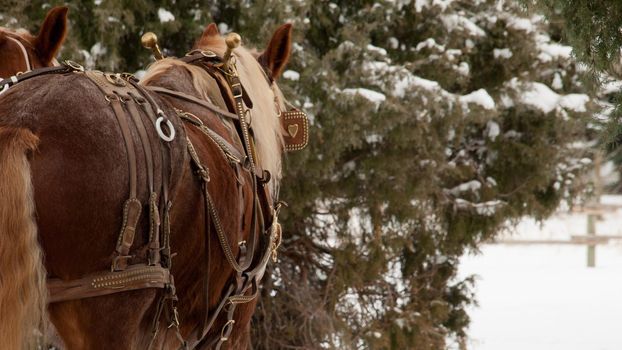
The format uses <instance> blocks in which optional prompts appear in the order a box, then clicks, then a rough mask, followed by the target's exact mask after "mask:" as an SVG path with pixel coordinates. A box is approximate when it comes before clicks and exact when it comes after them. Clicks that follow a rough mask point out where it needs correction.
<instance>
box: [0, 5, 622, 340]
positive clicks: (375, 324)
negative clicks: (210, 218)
mask: <svg viewBox="0 0 622 350" xmlns="http://www.w3.org/2000/svg"><path fill="white" fill-rule="evenodd" d="M586 3H587V2H586ZM611 3H612V4H613V1H611ZM48 6H49V5H47V2H44V1H40V0H35V1H31V2H29V3H21V2H16V3H15V4H14V6H12V7H6V6H2V7H0V8H3V9H8V10H7V13H5V16H4V17H3V19H2V20H3V21H4V22H5V23H7V22H10V18H11V17H13V18H16V19H17V20H18V22H19V23H20V24H22V25H23V26H26V27H28V28H31V29H35V27H34V26H35V23H37V22H38V21H39V20H40V18H42V16H43V14H44V13H45V12H46V11H47V9H48ZM69 6H70V7H71V13H70V18H71V20H72V27H71V31H70V38H71V41H70V43H69V44H68V45H67V47H66V48H65V50H64V51H63V57H71V58H73V59H76V60H78V61H87V62H88V63H89V64H90V65H91V66H93V67H97V68H99V69H116V70H125V71H130V72H134V71H136V70H138V69H144V68H145V67H146V66H147V65H148V63H149V62H150V59H149V56H148V52H147V51H146V50H143V49H142V48H140V45H139V38H140V35H141V34H142V33H143V32H144V31H148V30H150V31H154V32H156V33H157V34H158V35H159V37H160V38H161V46H162V47H163V48H164V49H165V52H166V53H167V54H169V55H177V56H179V55H183V54H184V52H185V50H187V49H188V48H189V47H190V46H191V45H192V43H193V41H194V40H195V39H196V38H197V37H198V36H199V35H200V33H201V31H202V29H203V28H204V26H205V25H206V24H207V23H209V22H210V21H215V22H216V23H217V24H219V26H220V27H221V30H223V31H227V30H235V31H237V32H238V33H240V34H241V35H242V37H243V40H244V41H245V43H247V44H250V45H257V46H259V47H263V46H264V45H265V44H266V41H267V39H268V38H269V35H270V34H271V33H272V31H273V30H274V29H275V28H276V27H277V26H278V25H279V24H281V23H284V22H286V21H287V22H291V23H293V24H294V28H295V38H294V42H295V43H296V44H295V45H294V49H293V53H292V61H291V63H290V66H289V71H287V72H285V74H284V77H282V78H281V79H280V85H281V86H282V87H283V89H284V90H285V93H286V95H287V96H290V100H291V102H293V103H294V104H295V105H298V106H300V107H302V108H303V109H304V110H306V111H307V112H308V113H309V115H310V117H311V123H312V126H311V142H310V145H309V146H308V148H307V149H306V150H304V151H302V152H299V153H292V154H288V155H287V159H286V161H285V166H286V169H285V180H284V183H283V186H282V188H283V190H282V194H281V197H282V199H284V200H285V201H287V202H288V203H289V208H287V209H286V210H285V211H284V215H283V226H284V239H283V245H282V248H281V250H280V253H279V261H278V263H277V264H274V265H271V268H270V271H268V272H267V273H266V276H265V277H264V282H263V287H262V297H261V300H260V302H259V306H258V310H257V313H256V315H255V321H254V323H253V335H254V348H257V349H318V348H326V349H421V350H438V349H443V348H446V347H449V346H452V345H454V344H455V343H460V344H462V345H464V339H465V337H466V336H467V330H468V329H467V327H468V324H469V317H468V314H467V307H468V306H469V305H471V304H473V303H474V302H475V296H474V295H473V284H474V281H473V278H472V277H464V276H460V275H459V274H458V267H459V261H460V257H461V256H462V255H464V254H465V253H467V252H470V251H476V250H477V248H478V247H479V246H480V245H481V244H482V243H483V242H485V241H489V240H491V239H493V238H494V237H495V236H496V235H498V234H499V232H500V230H501V229H502V228H504V227H505V226H507V225H508V223H512V222H514V221H516V220H518V219H519V218H521V217H524V216H532V217H536V218H544V217H546V216H547V215H549V214H551V213H552V212H553V211H554V210H555V208H557V206H558V205H559V203H560V202H561V201H572V200H573V198H575V197H576V196H577V195H578V194H579V193H580V192H579V191H580V189H581V188H582V187H583V183H582V181H581V176H580V175H581V174H582V173H583V172H584V170H585V169H586V168H587V167H588V166H589V164H590V159H591V157H592V154H591V149H590V147H591V146H592V143H591V141H592V140H593V139H594V134H595V132H596V131H595V125H596V123H594V122H593V120H592V115H593V114H594V113H595V112H598V111H600V107H599V105H598V104H597V101H596V99H595V98H594V94H593V93H592V92H591V88H590V86H589V85H586V84H584V83H583V82H582V81H583V80H582V73H583V71H584V70H583V69H582V68H581V67H580V66H578V65H577V64H576V63H575V61H574V60H573V58H572V57H571V56H570V48H569V47H568V46H564V45H563V44H562V43H560V42H559V40H560V36H559V35H558V33H559V31H560V29H559V26H558V25H557V24H555V23H553V24H551V23H549V22H547V21H546V20H545V19H544V18H543V17H542V16H537V15H529V14H526V13H524V12H522V10H521V8H520V7H519V6H518V4H516V3H514V2H511V1H494V0H481V1H450V0H434V1H432V0H416V1H398V0H393V1H389V0H380V1H366V0H360V1H345V0H335V1H332V2H328V1H320V0H298V1H276V0H257V1H250V0H244V1H241V0H233V1H209V2H208V1H190V0H185V1H179V0H178V1H175V3H174V5H173V4H171V3H170V2H165V1H144V0H143V1H120V0H101V1H95V2H93V1H85V2H79V1H71V2H70V3H69ZM586 6H587V5H586ZM612 6H613V5H612ZM616 8H617V7H616ZM161 9H162V10H166V11H169V12H170V13H171V14H172V15H173V16H174V17H175V19H174V20H172V21H168V22H164V23H162V22H161V21H160V17H159V15H158V12H162V11H161ZM605 17H606V16H605ZM615 18H622V17H619V16H617V17H615ZM603 20H605V19H603ZM617 35H619V33H618V34H617ZM616 40H617V39H616ZM606 45H613V43H609V44H606ZM605 47H607V48H608V47H609V46H605ZM618 47H619V45H618ZM601 51H602V50H601ZM601 51H598V52H601ZM599 55H600V53H599ZM597 57H600V56H597ZM603 57H604V56H603Z"/></svg>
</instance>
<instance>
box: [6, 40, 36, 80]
mask: <svg viewBox="0 0 622 350" xmlns="http://www.w3.org/2000/svg"><path fill="white" fill-rule="evenodd" d="M7 38H8V39H9V40H11V41H13V42H14V43H16V44H17V46H19V48H20V49H21V50H22V54H23V55H24V62H25V63H26V71H25V72H30V71H31V70H32V64H31V63H30V56H28V51H26V47H24V44H22V42H21V41H19V40H17V39H15V38H14V37H12V36H7ZM25 72H24V73H25Z"/></svg>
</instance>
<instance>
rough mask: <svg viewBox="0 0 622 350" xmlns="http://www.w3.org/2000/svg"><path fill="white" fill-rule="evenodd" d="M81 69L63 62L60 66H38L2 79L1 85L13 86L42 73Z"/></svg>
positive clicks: (60, 72) (58, 72) (61, 72)
mask: <svg viewBox="0 0 622 350" xmlns="http://www.w3.org/2000/svg"><path fill="white" fill-rule="evenodd" d="M76 70H79V69H77V68H75V67H71V66H69V65H67V64H63V65H60V66H55V67H44V68H37V69H33V70H31V71H30V72H26V73H23V74H19V75H16V76H12V77H9V78H6V79H3V80H0V87H4V86H13V85H15V84H17V83H19V82H22V81H25V80H28V79H32V78H34V77H38V76H41V75H46V74H63V73H70V72H73V71H76Z"/></svg>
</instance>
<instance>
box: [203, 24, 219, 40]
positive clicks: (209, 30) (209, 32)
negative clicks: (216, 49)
mask: <svg viewBox="0 0 622 350" xmlns="http://www.w3.org/2000/svg"><path fill="white" fill-rule="evenodd" d="M217 35H220V31H219V30H218V26H217V25H216V23H210V24H209V25H208V26H207V27H205V30H204V31H203V35H201V36H202V37H211V36H217Z"/></svg>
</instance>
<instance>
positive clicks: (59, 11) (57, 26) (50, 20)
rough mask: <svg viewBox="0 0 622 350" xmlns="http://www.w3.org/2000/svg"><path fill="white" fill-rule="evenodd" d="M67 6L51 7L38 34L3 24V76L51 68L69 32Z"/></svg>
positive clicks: (0, 64)
mask: <svg viewBox="0 0 622 350" xmlns="http://www.w3.org/2000/svg"><path fill="white" fill-rule="evenodd" d="M67 10H68V9H67V7H54V8H52V9H51V10H50V11H49V12H48V14H47V16H46V17H45V20H44V21H43V24H42V25H41V30H40V31H39V34H38V35H37V36H33V35H30V34H28V33H26V32H21V31H19V32H14V31H10V30H8V29H6V28H2V27H0V77H3V78H6V77H9V76H12V75H15V74H16V73H18V72H27V71H29V70H32V69H35V68H40V67H49V66H53V65H55V64H56V60H55V59H54V57H55V56H56V54H57V53H58V51H59V50H60V48H61V46H62V44H63V41H64V40H65V36H66V35H67Z"/></svg>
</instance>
